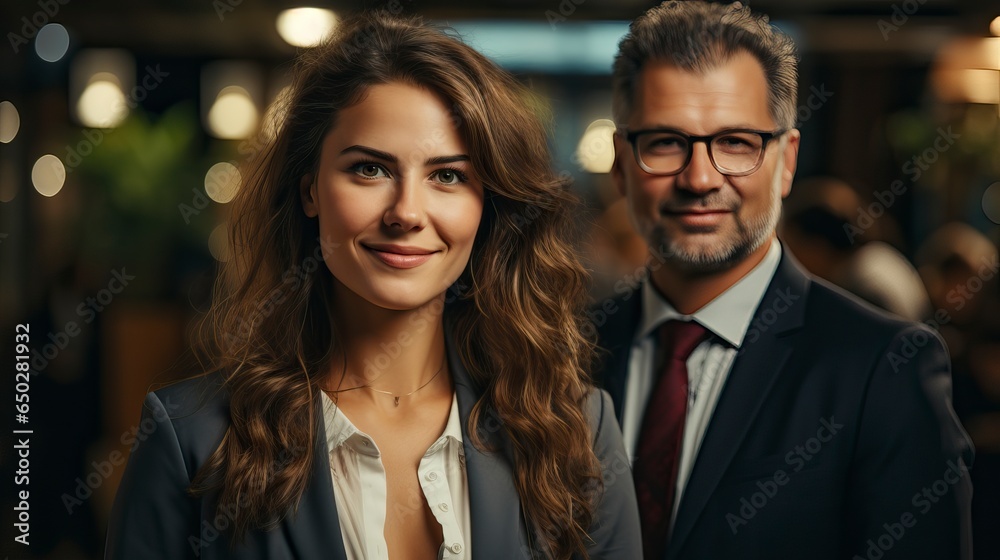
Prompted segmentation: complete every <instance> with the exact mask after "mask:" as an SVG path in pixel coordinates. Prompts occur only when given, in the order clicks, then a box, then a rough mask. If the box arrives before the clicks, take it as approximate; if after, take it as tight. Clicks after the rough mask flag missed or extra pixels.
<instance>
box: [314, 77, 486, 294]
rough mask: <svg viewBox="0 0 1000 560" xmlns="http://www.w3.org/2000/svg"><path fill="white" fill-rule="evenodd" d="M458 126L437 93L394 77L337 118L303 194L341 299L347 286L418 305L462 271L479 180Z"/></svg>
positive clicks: (479, 198)
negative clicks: (397, 81)
mask: <svg viewBox="0 0 1000 560" xmlns="http://www.w3.org/2000/svg"><path fill="white" fill-rule="evenodd" d="M456 122H458V121H457V119H454V118H453V115H452V114H451V113H450V112H449V110H448V107H447V106H446V105H445V104H444V103H443V102H442V100H441V99H440V98H439V97H438V96H437V95H435V94H434V93H431V92H430V91H428V90H425V89H422V88H419V87H415V86H411V85H407V84H402V83H395V82H394V83H389V84H381V85H376V86H372V87H371V88H369V89H368V90H367V95H365V97H364V100H363V101H361V102H360V103H358V104H356V105H353V106H351V107H348V108H346V109H343V110H342V111H340V113H339V114H338V115H337V117H336V122H335V123H334V124H335V126H334V128H333V129H332V130H330V132H329V133H328V134H327V136H326V138H325V139H324V140H323V144H322V147H321V150H320V160H319V166H318V171H317V173H316V176H315V177H313V176H311V175H310V176H307V177H304V178H303V180H302V186H301V194H302V204H303V207H304V209H305V213H306V215H307V216H309V217H318V219H319V231H320V237H321V242H322V244H323V247H324V260H325V261H326V265H327V267H328V268H329V269H330V272H331V273H333V276H334V277H335V278H336V280H337V282H336V283H335V284H336V290H337V292H338V293H337V294H336V297H337V299H338V300H343V299H344V298H345V297H348V298H350V297H351V295H350V294H349V293H347V292H345V291H344V290H343V288H345V287H346V288H347V290H349V291H350V292H353V294H356V295H357V296H360V297H361V298H363V299H365V300H367V301H368V302H370V303H372V304H374V305H377V306H379V307H383V308H386V309H394V310H406V309H415V308H418V307H420V306H422V305H424V304H426V303H428V302H430V301H432V300H434V299H435V298H437V297H438V296H440V295H441V294H442V293H444V291H445V290H447V289H448V287H449V286H451V284H452V283H454V282H455V280H457V279H458V277H459V276H460V275H461V273H462V271H463V270H464V269H465V266H466V264H467V263H468V261H469V255H470V253H471V251H472V244H473V240H474V239H475V237H476V231H477V229H478V228H479V221H480V219H481V217H482V213H483V186H482V182H481V181H480V179H479V178H478V177H477V176H476V172H475V170H474V169H473V168H472V163H471V161H470V158H469V152H468V150H467V148H466V146H465V142H463V141H462V138H461V137H460V135H459V133H458V130H457V129H456V126H455V123H456Z"/></svg>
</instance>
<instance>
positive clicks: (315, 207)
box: [299, 173, 319, 218]
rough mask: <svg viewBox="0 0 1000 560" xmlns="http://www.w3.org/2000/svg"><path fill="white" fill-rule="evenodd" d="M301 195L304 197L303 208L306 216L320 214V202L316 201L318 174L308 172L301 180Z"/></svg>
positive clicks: (313, 216)
mask: <svg viewBox="0 0 1000 560" xmlns="http://www.w3.org/2000/svg"><path fill="white" fill-rule="evenodd" d="M299 196H300V197H301V198H302V209H303V210H305V212H306V216H309V217H310V218H315V217H316V216H319V204H317V203H316V175H314V174H312V173H306V174H305V175H303V176H302V180H301V181H299Z"/></svg>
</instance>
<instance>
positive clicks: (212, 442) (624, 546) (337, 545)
mask: <svg viewBox="0 0 1000 560" xmlns="http://www.w3.org/2000/svg"><path fill="white" fill-rule="evenodd" d="M448 363H449V368H450V371H451V372H452V377H453V380H454V383H455V391H456V397H457V400H458V407H459V413H460V416H461V418H462V420H463V422H462V432H463V439H464V441H465V457H466V462H465V467H466V473H467V476H468V483H469V506H470V517H471V530H472V535H471V549H472V554H473V557H474V558H476V559H497V560H509V559H519V558H525V559H527V558H542V557H543V556H542V554H541V552H540V551H539V550H538V543H537V539H535V541H536V542H532V539H530V538H529V534H528V532H527V530H526V527H525V517H524V515H523V512H522V509H521V503H520V499H519V497H518V494H517V491H516V490H515V488H514V481H513V475H512V470H511V460H510V458H509V456H508V455H507V454H506V453H505V452H503V451H499V452H483V451H481V450H479V449H477V448H476V447H474V446H473V445H472V443H471V441H470V437H469V434H468V431H467V430H468V426H467V422H466V420H467V419H468V418H469V414H470V412H471V410H472V407H473V405H474V404H475V403H476V401H477V400H478V399H479V396H480V394H481V393H480V390H479V388H478V387H477V386H476V385H475V384H474V383H473V381H472V380H471V378H470V376H469V374H468V373H467V372H466V370H465V368H464V367H463V366H462V364H461V360H460V359H459V358H458V357H457V355H456V354H455V353H454V351H453V349H452V348H451V346H450V345H449V351H448ZM221 381H222V380H221V376H219V375H210V376H206V377H200V378H195V379H192V380H188V381H184V382H181V383H178V384H174V385H171V386H168V387H165V388H163V389H160V390H158V391H155V392H152V393H149V394H148V395H147V396H146V401H145V405H144V407H143V414H142V421H141V423H140V429H139V434H140V435H139V439H141V440H142V441H141V442H139V443H138V444H137V446H136V448H135V449H134V450H133V452H132V455H131V456H130V458H129V462H128V466H127V467H126V469H125V473H124V476H123V479H122V482H121V486H120V487H119V489H118V494H117V496H116V498H115V503H114V507H113V510H112V515H111V521H110V525H109V528H108V535H107V548H106V553H105V558H107V559H112V560H136V559H143V560H150V559H160V558H162V559H165V560H182V559H194V558H200V559H202V560H224V559H236V558H239V559H244V560H258V559H259V560H265V559H267V560H289V559H293V558H294V559H317V560H344V559H345V558H346V556H345V554H346V553H345V551H344V545H343V542H342V537H341V531H340V522H339V520H338V517H337V506H336V502H335V498H334V491H333V484H332V481H331V478H330V466H329V462H328V459H327V455H328V453H327V452H326V448H327V443H326V435H325V427H324V423H323V421H322V419H323V416H322V406H321V401H320V400H319V397H321V395H317V401H316V407H317V408H316V410H317V420H318V421H317V434H316V444H315V445H316V446H317V447H316V451H315V453H314V464H313V469H312V476H311V478H310V481H309V485H308V487H307V489H306V491H305V494H304V495H303V497H302V501H301V504H300V506H299V509H298V512H297V513H296V514H294V515H288V516H286V518H285V519H283V520H282V521H281V523H280V524H279V525H278V526H277V527H276V528H274V529H273V530H270V531H252V532H250V533H249V535H248V536H247V539H246V540H245V541H244V542H243V543H242V544H240V545H238V546H237V547H235V548H230V547H229V543H228V540H229V537H228V534H225V533H224V530H225V529H226V528H227V527H228V526H229V525H230V521H231V519H228V518H227V516H226V514H225V513H223V514H221V515H218V514H217V513H216V511H215V510H214V506H213V505H212V502H213V500H210V499H193V498H191V497H189V496H188V495H187V494H186V493H185V489H186V488H187V487H188V485H189V484H190V481H191V479H192V478H193V477H194V474H195V473H196V472H197V471H198V469H199V468H200V467H201V466H202V465H203V464H204V463H205V461H206V459H207V458H208V457H209V455H211V453H212V452H213V451H214V450H215V449H216V448H217V447H218V445H219V442H220V441H221V440H222V436H223V435H224V434H225V432H226V429H227V427H228V425H229V407H228V398H227V396H226V393H225V390H224V389H223V388H222V384H221ZM586 413H587V416H588V418H589V419H590V426H591V431H592V433H593V434H594V449H595V452H596V453H597V455H598V457H599V458H600V459H601V462H602V466H603V469H602V471H603V478H604V493H603V495H602V496H601V498H600V501H599V506H598V510H597V512H596V519H595V522H594V524H593V525H592V526H591V528H590V531H589V535H590V538H591V539H592V543H591V546H590V547H589V553H590V557H591V558H595V559H597V558H607V559H619V558H621V559H626V558H629V559H631V558H639V557H640V556H641V554H642V552H641V551H642V545H641V542H640V538H639V516H638V510H637V507H636V502H635V490H634V487H633V484H632V476H631V471H630V470H629V466H628V460H627V458H626V456H625V451H624V449H623V447H622V439H621V432H620V430H619V427H618V423H617V422H616V420H615V416H614V414H613V408H612V405H611V400H610V398H609V397H608V395H607V394H606V393H604V392H603V391H600V390H596V389H595V390H593V391H592V392H591V394H590V395H589V397H588V399H587V402H586ZM485 428H486V431H487V432H489V433H488V434H487V441H492V443H494V444H497V445H498V447H496V448H497V449H501V450H503V449H506V448H507V447H508V445H505V441H504V440H505V436H504V434H503V430H501V429H499V425H498V424H496V423H494V424H493V427H490V426H485Z"/></svg>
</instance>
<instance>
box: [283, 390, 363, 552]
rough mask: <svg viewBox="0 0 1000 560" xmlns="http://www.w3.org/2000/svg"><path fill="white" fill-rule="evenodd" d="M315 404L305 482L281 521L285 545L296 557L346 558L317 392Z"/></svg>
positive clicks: (324, 427)
mask: <svg viewBox="0 0 1000 560" xmlns="http://www.w3.org/2000/svg"><path fill="white" fill-rule="evenodd" d="M317 396H318V397H320V398H318V399H316V406H315V411H316V412H315V414H316V415H317V416H316V418H317V420H316V425H317V426H318V427H317V429H316V441H315V443H314V447H313V466H312V474H311V476H310V480H309V485H308V486H307V487H306V491H305V493H304V494H303V495H302V501H301V502H300V504H299V509H298V511H297V512H296V513H295V514H294V516H290V517H286V518H285V520H284V521H283V522H282V526H283V529H284V531H285V533H286V534H287V535H288V540H289V544H290V546H291V548H292V550H294V551H295V556H296V557H297V558H320V557H321V558H328V559H330V560H347V552H346V551H345V549H344V541H343V537H342V536H341V532H340V518H339V517H338V516H337V503H336V501H335V498H334V494H333V481H332V480H331V479H330V462H329V461H330V459H329V457H328V456H329V449H328V448H327V442H326V422H324V421H323V401H322V396H323V395H321V394H318V395H317Z"/></svg>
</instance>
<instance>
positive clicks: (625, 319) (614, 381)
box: [594, 289, 642, 425]
mask: <svg viewBox="0 0 1000 560" xmlns="http://www.w3.org/2000/svg"><path fill="white" fill-rule="evenodd" d="M615 303H616V304H617V306H618V310H617V312H615V313H609V314H608V317H607V319H606V320H605V322H604V324H603V325H600V326H599V327H598V329H597V332H598V346H599V347H600V348H601V350H599V352H600V353H601V355H599V356H598V363H599V365H598V366H596V367H595V368H594V371H595V372H603V378H601V379H597V384H598V385H600V386H603V387H604V389H605V390H606V391H607V392H608V394H609V395H611V401H612V402H613V403H614V405H615V417H616V418H617V419H618V425H621V424H622V421H623V417H622V414H623V412H622V411H623V410H624V406H625V381H626V379H627V378H628V358H629V353H630V352H631V350H632V338H633V337H634V336H635V330H636V329H637V328H638V327H639V320H640V319H641V315H642V305H641V303H642V291H641V289H636V290H634V291H633V292H632V293H631V297H630V298H629V299H627V300H623V299H617V300H615ZM600 312H601V313H605V311H604V310H603V309H602V310H600ZM595 313H596V311H595Z"/></svg>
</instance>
